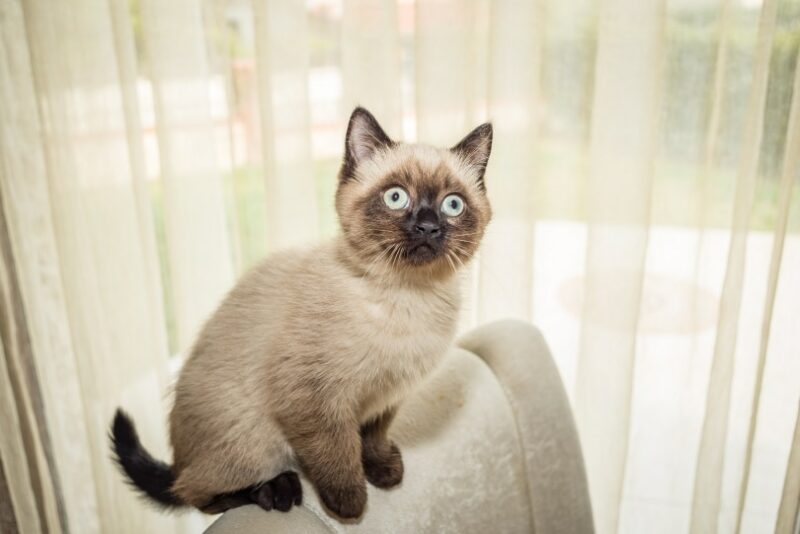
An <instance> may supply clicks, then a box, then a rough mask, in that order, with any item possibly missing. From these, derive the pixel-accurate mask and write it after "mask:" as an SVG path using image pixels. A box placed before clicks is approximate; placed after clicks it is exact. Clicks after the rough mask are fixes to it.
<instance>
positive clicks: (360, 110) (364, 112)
mask: <svg viewBox="0 0 800 534" xmlns="http://www.w3.org/2000/svg"><path fill="white" fill-rule="evenodd" d="M360 116H364V117H368V118H370V119H373V120H374V119H375V116H374V115H373V114H372V113H370V112H369V110H368V109H367V108H365V107H363V106H356V107H355V109H353V112H352V113H351V114H350V120H351V121H352V120H353V119H355V118H356V117H360Z"/></svg>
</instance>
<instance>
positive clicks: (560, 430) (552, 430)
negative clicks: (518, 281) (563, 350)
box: [458, 320, 594, 534]
mask: <svg viewBox="0 0 800 534" xmlns="http://www.w3.org/2000/svg"><path fill="white" fill-rule="evenodd" d="M458 345H459V346H460V347H462V348H464V349H466V350H468V351H470V352H472V353H474V354H477V355H478V356H479V357H480V358H482V359H483V360H484V361H485V362H486V363H487V365H489V367H491V369H492V371H494V373H495V375H496V376H497V378H498V380H499V381H500V383H501V385H502V386H503V388H504V389H505V391H506V395H507V397H508V401H509V403H510V404H511V407H512V410H513V412H514V417H515V419H516V423H517V428H518V432H519V436H520V439H521V440H522V443H523V450H524V456H525V463H526V468H527V477H526V478H527V481H528V492H529V496H530V500H531V509H532V511H533V521H534V531H535V532H547V533H554V534H558V533H568V532H570V533H571V532H575V533H578V532H580V533H583V532H594V523H593V519H592V507H591V501H590V499H589V488H588V484H587V480H586V470H585V467H584V463H583V454H582V452H581V445H580V439H579V437H578V431H577V428H576V426H575V420H574V418H573V415H572V410H571V408H570V404H569V399H568V398H567V394H566V391H565V390H564V385H563V383H562V381H561V377H560V375H559V372H558V369H557V368H556V364H555V362H554V361H553V357H552V355H551V354H550V349H549V348H548V347H547V343H546V342H545V340H544V337H543V336H542V333H541V332H540V331H539V329H538V328H536V327H535V326H533V325H531V324H529V323H525V322H522V321H515V320H503V321H498V322H494V323H490V324H487V325H485V326H481V327H479V328H476V329H475V330H472V331H470V332H469V333H467V334H466V335H465V336H464V337H462V338H461V339H460V340H459V341H458Z"/></svg>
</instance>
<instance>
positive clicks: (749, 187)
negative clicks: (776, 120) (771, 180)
mask: <svg viewBox="0 0 800 534" xmlns="http://www.w3.org/2000/svg"><path fill="white" fill-rule="evenodd" d="M776 10H777V2H776V1H774V0H765V1H764V4H763V7H762V11H761V17H760V21H759V29H758V48H757V51H756V56H755V60H754V61H755V62H754V67H753V85H752V87H751V89H750V100H749V103H748V109H747V122H746V124H745V127H744V133H743V136H744V138H743V141H742V155H741V159H740V161H739V168H738V174H737V180H736V200H735V205H734V213H733V220H732V223H731V234H732V235H731V244H730V248H729V250H728V267H727V270H726V272H725V281H724V283H723V287H722V297H721V300H720V314H719V323H718V325H717V337H716V343H715V345H714V357H713V363H712V368H711V379H710V382H709V386H708V396H707V402H706V415H705V420H704V423H703V430H702V434H701V440H700V448H699V451H698V459H697V474H696V478H695V488H694V494H695V497H694V500H693V501H692V519H691V528H690V531H691V532H694V533H700V532H715V531H716V530H717V528H718V518H719V512H720V499H721V486H722V477H723V468H724V450H725V439H726V433H727V424H728V410H729V403H730V390H731V380H732V375H733V368H734V364H733V360H734V352H735V350H736V335H737V326H738V320H739V311H740V306H741V300H742V288H743V284H744V269H745V264H744V262H745V255H746V247H747V228H748V226H749V219H750V215H751V212H752V209H753V201H754V196H755V187H756V180H757V177H758V174H757V170H758V161H759V159H758V158H759V154H760V152H759V148H760V146H761V139H762V134H763V127H764V105H765V102H766V94H767V79H768V75H769V58H770V54H771V51H772V35H773V32H774V29H775V16H776Z"/></svg>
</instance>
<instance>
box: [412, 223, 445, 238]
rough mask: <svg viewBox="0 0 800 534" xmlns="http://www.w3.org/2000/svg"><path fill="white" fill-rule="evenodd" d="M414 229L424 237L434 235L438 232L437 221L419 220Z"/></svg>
mask: <svg viewBox="0 0 800 534" xmlns="http://www.w3.org/2000/svg"><path fill="white" fill-rule="evenodd" d="M414 229H415V230H416V231H417V233H419V234H421V235H423V236H425V237H436V236H438V235H439V232H440V228H439V223H436V222H433V221H419V222H417V224H416V225H415V226H414Z"/></svg>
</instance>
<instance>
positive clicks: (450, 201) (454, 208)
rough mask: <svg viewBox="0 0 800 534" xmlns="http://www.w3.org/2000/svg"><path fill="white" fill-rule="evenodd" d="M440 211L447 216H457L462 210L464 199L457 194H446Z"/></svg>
mask: <svg viewBox="0 0 800 534" xmlns="http://www.w3.org/2000/svg"><path fill="white" fill-rule="evenodd" d="M442 211H443V212H444V214H445V215H447V216H448V217H458V216H459V215H461V213H463V211H464V199H462V198H461V197H460V196H458V195H447V196H446V197H444V201H442Z"/></svg>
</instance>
